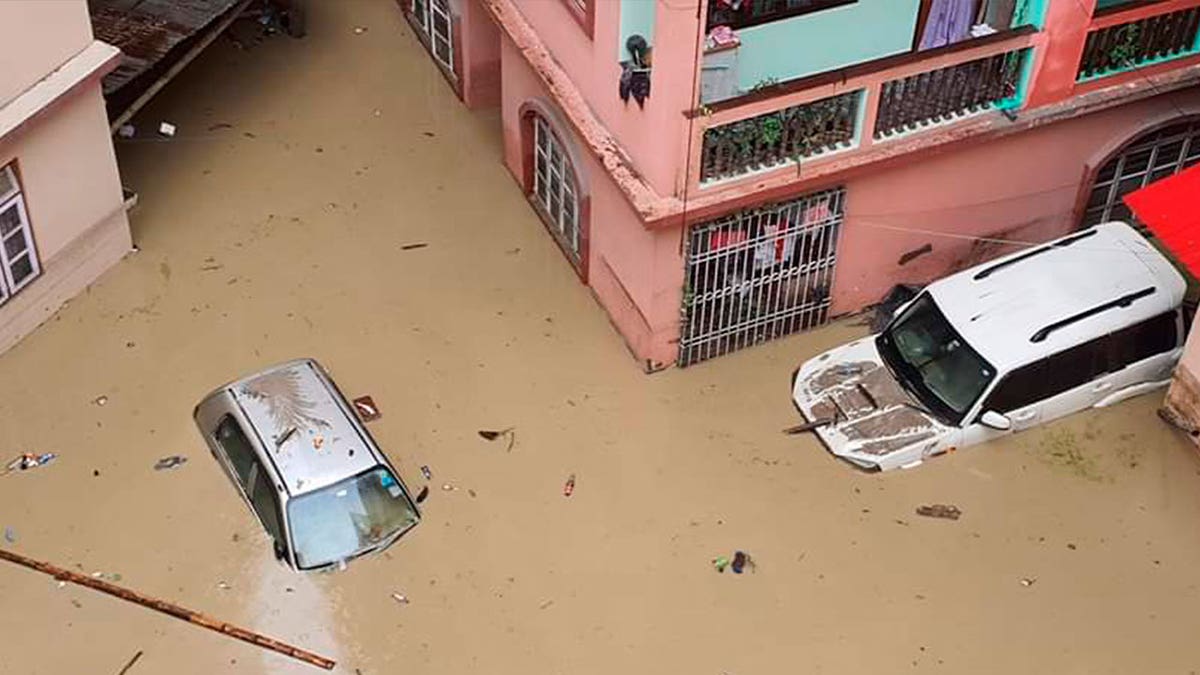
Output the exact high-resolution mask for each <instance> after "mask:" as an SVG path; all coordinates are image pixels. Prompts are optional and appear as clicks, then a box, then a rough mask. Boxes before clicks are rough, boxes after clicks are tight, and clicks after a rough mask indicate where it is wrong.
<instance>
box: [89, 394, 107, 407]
mask: <svg viewBox="0 0 1200 675" xmlns="http://www.w3.org/2000/svg"><path fill="white" fill-rule="evenodd" d="M92 403H95V404H96V405H98V406H105V405H108V397H107V396H97V397H96V398H95V399H93V400H92Z"/></svg>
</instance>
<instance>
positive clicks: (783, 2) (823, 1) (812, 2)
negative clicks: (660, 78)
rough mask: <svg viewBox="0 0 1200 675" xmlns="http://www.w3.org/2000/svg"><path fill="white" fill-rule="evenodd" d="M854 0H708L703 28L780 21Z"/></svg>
mask: <svg viewBox="0 0 1200 675" xmlns="http://www.w3.org/2000/svg"><path fill="white" fill-rule="evenodd" d="M856 1H857V0H709V2H708V23H707V25H706V27H705V31H706V32H707V31H710V30H712V29H713V28H715V27H717V26H729V27H730V28H733V29H734V30H737V29H739V28H749V27H750V26H757V25H759V24H763V23H770V22H772V21H780V20H782V19H788V18H791V17H793V16H799V15H801V14H808V13H809V12H816V11H819V10H822V9H831V8H833V7H838V6H840V5H849V4H851V3H854V2H856Z"/></svg>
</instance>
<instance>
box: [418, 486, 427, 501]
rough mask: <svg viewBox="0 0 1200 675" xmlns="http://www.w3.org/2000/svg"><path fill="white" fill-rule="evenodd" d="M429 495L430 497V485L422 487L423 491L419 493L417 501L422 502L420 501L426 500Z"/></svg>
mask: <svg viewBox="0 0 1200 675" xmlns="http://www.w3.org/2000/svg"><path fill="white" fill-rule="evenodd" d="M427 497H429V486H428V485H426V486H425V487H423V488H421V491H420V492H418V493H417V503H418V504H420V503H422V502H424V501H425V499H426V498H427Z"/></svg>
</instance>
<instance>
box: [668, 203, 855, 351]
mask: <svg viewBox="0 0 1200 675" xmlns="http://www.w3.org/2000/svg"><path fill="white" fill-rule="evenodd" d="M845 196H846V192H845V189H844V188H837V189H833V190H827V191H824V192H818V193H814V194H810V195H805V196H804V197H801V198H799V199H795V200H792V201H788V202H783V203H780V204H774V205H772V206H769V207H765V208H759V209H754V210H749V211H742V212H739V213H735V214H731V215H729V216H726V217H723V218H720V219H718V220H715V221H712V222H709V223H704V224H702V225H697V226H695V227H693V228H692V229H691V231H690V232H689V234H688V240H687V249H686V251H685V265H686V269H685V278H684V284H685V286H684V293H683V309H682V322H683V325H682V327H681V328H682V330H681V336H680V341H679V361H678V363H679V365H680V366H681V367H682V366H688V365H691V364H693V363H698V362H700V361H704V360H706V359H710V358H713V357H715V356H720V355H722V354H726V353H728V352H731V351H735V350H738V349H742V348H744V347H749V346H751V345H755V344H758V343H760V342H766V341H767V340H771V339H774V338H777V337H782V336H785V335H790V334H792V333H796V332H798V331H803V330H808V329H810V328H815V327H817V326H820V325H822V324H824V323H826V322H827V321H828V320H829V305H830V287H831V286H832V283H833V270H834V266H835V264H836V263H837V243H838V235H839V233H840V231H841V227H842V220H843V213H844V208H843V205H844V202H845Z"/></svg>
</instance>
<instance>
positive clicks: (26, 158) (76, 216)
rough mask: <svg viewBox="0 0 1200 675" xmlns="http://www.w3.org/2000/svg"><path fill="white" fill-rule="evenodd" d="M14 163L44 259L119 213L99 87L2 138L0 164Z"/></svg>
mask: <svg viewBox="0 0 1200 675" xmlns="http://www.w3.org/2000/svg"><path fill="white" fill-rule="evenodd" d="M0 4H3V3H0ZM14 160H15V161H16V162H17V169H18V172H19V175H20V180H21V186H22V189H23V193H24V195H25V206H26V209H27V210H28V212H29V220H30V223H31V224H32V226H33V235H34V239H35V241H36V243H37V249H38V254H39V256H40V257H41V258H42V259H43V260H48V259H50V258H53V257H54V256H55V255H57V254H58V252H59V251H61V250H62V249H63V248H64V247H66V246H67V245H68V244H69V243H70V242H71V241H72V240H73V239H75V238H76V237H78V236H79V235H80V234H81V233H83V232H84V231H85V230H87V229H88V228H90V227H92V226H93V225H95V224H97V223H99V222H101V221H103V220H105V219H108V218H110V217H111V216H112V215H113V214H114V213H116V212H120V211H121V207H122V204H123V201H124V200H123V198H122V195H121V180H120V177H119V176H118V174H117V161H116V156H115V155H114V152H113V146H112V139H111V137H110V136H109V131H108V117H107V114H106V112H105V109H104V99H103V97H102V95H101V93H100V85H99V83H96V82H93V83H90V84H87V85H85V86H84V87H83V88H82V89H81V90H79V91H76V92H74V93H72V94H70V95H68V97H67V98H66V99H65V100H62V101H60V102H58V103H57V104H55V105H54V106H53V107H52V108H51V109H49V110H48V112H47V114H45V115H44V116H43V117H41V118H39V120H38V121H37V122H36V123H34V124H32V125H30V126H29V127H27V128H25V129H23V130H21V131H19V132H17V133H15V134H12V135H10V136H8V137H6V138H3V139H0V166H3V165H5V164H7V163H9V162H12V161H14Z"/></svg>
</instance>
